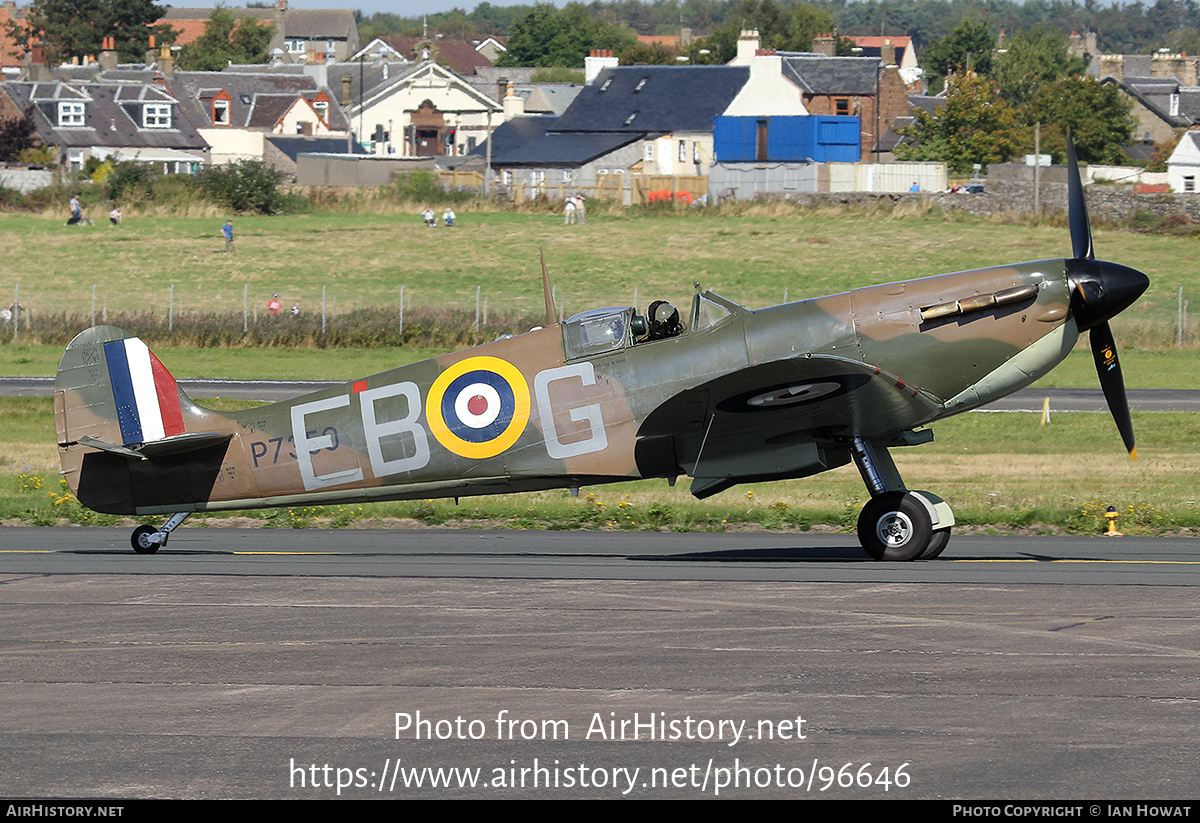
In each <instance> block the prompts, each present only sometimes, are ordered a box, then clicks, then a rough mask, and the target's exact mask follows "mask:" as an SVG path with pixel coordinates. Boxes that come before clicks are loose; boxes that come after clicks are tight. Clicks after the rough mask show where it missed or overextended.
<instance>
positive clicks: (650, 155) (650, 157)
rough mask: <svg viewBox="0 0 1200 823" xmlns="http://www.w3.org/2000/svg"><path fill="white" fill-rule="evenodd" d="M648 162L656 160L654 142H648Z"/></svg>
mask: <svg viewBox="0 0 1200 823" xmlns="http://www.w3.org/2000/svg"><path fill="white" fill-rule="evenodd" d="M646 162H647V163H653V162H654V144H653V143H647V144H646Z"/></svg>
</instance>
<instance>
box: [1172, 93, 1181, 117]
mask: <svg viewBox="0 0 1200 823" xmlns="http://www.w3.org/2000/svg"><path fill="white" fill-rule="evenodd" d="M1171 116H1172V117H1178V116H1179V95H1178V94H1172V95H1171Z"/></svg>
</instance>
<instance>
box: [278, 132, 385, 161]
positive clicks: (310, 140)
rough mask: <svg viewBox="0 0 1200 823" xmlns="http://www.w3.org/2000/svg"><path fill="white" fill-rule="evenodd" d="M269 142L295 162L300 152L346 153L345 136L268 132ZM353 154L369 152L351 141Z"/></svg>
mask: <svg viewBox="0 0 1200 823" xmlns="http://www.w3.org/2000/svg"><path fill="white" fill-rule="evenodd" d="M265 139H266V140H267V142H268V143H270V144H271V145H273V146H274V147H275V148H277V149H279V150H280V151H281V152H283V153H284V154H286V155H287V156H288V159H289V160H291V161H292V162H293V163H294V162H296V156H297V155H299V154H321V153H324V154H345V153H346V138H344V137H306V136H304V135H299V134H268V135H267V136H266V138H265ZM350 148H351V151H350V153H351V154H369V153H370V152H368V151H367V150H366V149H364V148H363V147H362V145H361V144H359V143H357V142H353V141H352V142H351V147H350Z"/></svg>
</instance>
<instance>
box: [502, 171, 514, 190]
mask: <svg viewBox="0 0 1200 823" xmlns="http://www.w3.org/2000/svg"><path fill="white" fill-rule="evenodd" d="M503 179H504V185H506V186H511V185H512V181H513V177H512V172H511V171H509V170H508V169H505V170H504V174H503Z"/></svg>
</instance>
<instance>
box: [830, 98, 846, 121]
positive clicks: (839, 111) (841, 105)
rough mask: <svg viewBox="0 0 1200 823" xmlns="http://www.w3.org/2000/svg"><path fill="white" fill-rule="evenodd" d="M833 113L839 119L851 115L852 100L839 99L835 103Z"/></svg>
mask: <svg viewBox="0 0 1200 823" xmlns="http://www.w3.org/2000/svg"><path fill="white" fill-rule="evenodd" d="M833 113H834V114H836V115H837V116H839V117H845V116H847V115H848V114H850V98H848V97H838V98H836V99H835V100H834V101H833Z"/></svg>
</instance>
